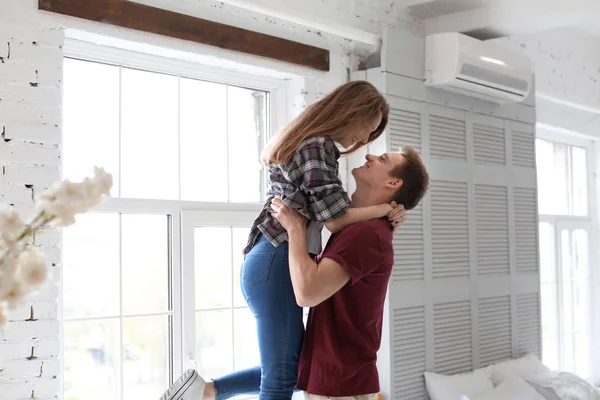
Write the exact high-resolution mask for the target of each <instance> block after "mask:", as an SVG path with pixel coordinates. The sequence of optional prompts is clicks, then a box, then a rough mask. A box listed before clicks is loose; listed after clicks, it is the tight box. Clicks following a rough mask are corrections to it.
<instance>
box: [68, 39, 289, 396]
mask: <svg viewBox="0 0 600 400" xmlns="http://www.w3.org/2000/svg"><path fill="white" fill-rule="evenodd" d="M64 58H74V59H80V60H85V61H91V62H97V63H102V64H109V65H120V66H123V67H127V68H137V69H141V70H147V71H152V72H158V73H164V74H169V75H179V76H182V77H186V78H191V79H199V80H204V81H210V82H215V83H221V84H226V85H234V86H241V87H251V88H253V89H256V90H261V91H265V92H268V93H269V114H268V118H269V119H268V123H269V124H268V131H267V135H268V137H267V140H268V139H269V138H271V137H273V136H274V135H275V134H276V132H277V131H278V130H279V128H281V127H282V126H283V124H284V123H285V122H286V120H287V115H288V113H287V108H288V104H290V102H289V101H288V96H289V94H288V91H287V83H286V81H285V80H284V79H282V78H269V77H265V76H257V75H250V74H246V73H243V72H239V71H234V70H231V69H225V68H216V67H214V66H210V67H208V66H205V65H202V64H199V63H195V62H191V61H186V60H179V59H173V58H164V57H160V56H156V55H151V54H145V53H142V52H135V51H132V50H125V49H120V48H116V47H108V46H103V45H99V44H95V43H90V42H84V41H80V40H76V39H71V38H67V39H66V40H65V45H64ZM261 208H262V203H225V202H222V203H214V202H200V201H180V200H149V199H129V198H108V199H106V201H105V202H103V203H102V204H101V205H100V206H99V207H97V208H96V209H95V210H94V212H106V213H128V214H158V215H169V216H170V217H171V221H172V232H171V249H170V251H171V254H172V281H173V285H172V288H171V290H172V301H173V321H174V326H173V349H172V350H173V354H172V361H173V369H172V370H171V371H170V375H171V376H170V380H171V381H173V380H176V379H177V377H178V376H179V375H180V374H181V373H182V372H183V371H184V370H185V368H186V367H187V366H188V362H189V357H187V356H186V354H195V352H192V351H193V350H195V349H194V346H195V338H194V336H190V332H191V334H193V333H194V330H190V331H189V332H188V330H187V327H186V328H185V330H186V331H185V333H184V326H185V325H184V319H185V318H189V315H190V312H189V311H188V308H187V307H186V303H185V302H186V301H190V298H189V297H188V298H185V297H184V296H186V295H188V296H189V292H190V290H189V289H190V288H189V286H188V287H187V289H188V290H184V287H183V285H184V283H183V282H185V280H189V282H192V289H193V282H194V280H193V279H190V269H191V278H193V268H194V267H193V263H192V264H186V262H185V261H188V260H189V259H190V258H189V257H190V253H189V252H187V253H185V254H186V255H185V260H182V255H183V254H184V253H182V249H184V248H189V240H190V239H191V240H192V246H193V236H192V237H191V238H190V237H187V235H188V234H189V229H190V226H193V224H194V223H195V222H198V221H199V219H198V218H200V221H206V218H205V216H210V215H219V216H225V215H227V214H228V213H234V214H239V213H244V215H249V214H248V213H252V214H253V216H254V217H256V215H257V214H258V212H259V211H260V210H261ZM223 221H227V222H226V223H227V224H228V225H227V226H232V222H233V221H231V220H230V218H227V219H224V220H223ZM190 224H191V225H190ZM220 224H221V225H222V224H223V222H220ZM211 226H215V225H214V224H213V225H211ZM192 231H193V228H192ZM61 248H62V236H61ZM191 254H192V259H193V253H191ZM184 265H185V266H184ZM184 275H185V277H184ZM59 289H60V290H59V298H58V302H59V310H58V319H59V335H60V338H61V340H60V346H61V349H60V354H61V357H60V359H61V379H60V395H59V398H61V399H63V398H64V375H63V373H62V371H64V345H63V338H64V318H63V280H62V274H61V278H60V288H59ZM192 296H193V292H192ZM191 300H192V303H191V304H190V307H191V308H192V309H194V310H192V312H191V315H192V321H194V320H195V318H193V312H194V311H195V305H194V303H193V297H191ZM194 357H195V355H194Z"/></svg>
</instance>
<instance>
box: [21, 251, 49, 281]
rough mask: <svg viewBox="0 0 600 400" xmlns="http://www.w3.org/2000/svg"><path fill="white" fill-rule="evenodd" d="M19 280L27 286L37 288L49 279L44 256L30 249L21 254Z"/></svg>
mask: <svg viewBox="0 0 600 400" xmlns="http://www.w3.org/2000/svg"><path fill="white" fill-rule="evenodd" d="M18 276H19V279H20V280H21V281H22V282H23V283H25V284H26V285H27V286H31V287H37V286H39V285H41V284H42V283H44V282H46V279H48V266H47V264H46V259H45V258H44V256H43V255H42V254H41V253H40V252H38V251H37V250H36V249H34V248H32V247H30V248H28V249H27V250H25V251H24V252H22V253H21V257H19V268H18Z"/></svg>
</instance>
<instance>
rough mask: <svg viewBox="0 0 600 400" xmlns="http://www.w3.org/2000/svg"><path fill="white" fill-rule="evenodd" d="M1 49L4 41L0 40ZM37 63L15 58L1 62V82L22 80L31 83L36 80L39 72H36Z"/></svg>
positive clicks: (0, 54)
mask: <svg viewBox="0 0 600 400" xmlns="http://www.w3.org/2000/svg"><path fill="white" fill-rule="evenodd" d="M0 49H2V42H0ZM1 56H2V51H1V50H0V57H1ZM35 71H36V64H35V63H34V62H28V61H15V60H11V59H8V60H4V63H0V76H2V80H1V81H0V83H12V82H21V83H29V82H36V81H37V79H38V74H36V72H35Z"/></svg>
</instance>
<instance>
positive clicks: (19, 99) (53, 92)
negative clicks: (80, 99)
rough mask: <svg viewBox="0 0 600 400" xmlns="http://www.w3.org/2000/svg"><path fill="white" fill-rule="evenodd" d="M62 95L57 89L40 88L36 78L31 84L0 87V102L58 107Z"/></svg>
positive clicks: (23, 83) (11, 84)
mask: <svg viewBox="0 0 600 400" xmlns="http://www.w3.org/2000/svg"><path fill="white" fill-rule="evenodd" d="M61 97H62V93H61V90H60V88H58V87H46V86H40V85H39V83H38V82H37V77H35V79H33V80H32V81H31V82H25V81H22V83H7V84H6V85H4V86H1V85H0V100H1V101H7V102H14V103H23V104H26V105H31V106H60V105H61Z"/></svg>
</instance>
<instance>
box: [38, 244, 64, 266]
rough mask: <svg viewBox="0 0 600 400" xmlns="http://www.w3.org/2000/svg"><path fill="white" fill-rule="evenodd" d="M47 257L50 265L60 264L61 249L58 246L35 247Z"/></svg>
mask: <svg viewBox="0 0 600 400" xmlns="http://www.w3.org/2000/svg"><path fill="white" fill-rule="evenodd" d="M35 247H36V248H37V249H38V250H39V251H41V252H43V253H44V254H45V255H46V260H48V263H49V265H52V264H58V263H60V248H59V247H58V246H47V247H46V246H44V247H42V246H35Z"/></svg>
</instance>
